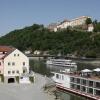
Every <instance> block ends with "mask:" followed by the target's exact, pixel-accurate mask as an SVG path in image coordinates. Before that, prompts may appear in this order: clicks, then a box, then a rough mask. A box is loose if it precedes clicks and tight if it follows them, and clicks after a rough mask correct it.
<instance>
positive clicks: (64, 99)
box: [30, 59, 99, 100]
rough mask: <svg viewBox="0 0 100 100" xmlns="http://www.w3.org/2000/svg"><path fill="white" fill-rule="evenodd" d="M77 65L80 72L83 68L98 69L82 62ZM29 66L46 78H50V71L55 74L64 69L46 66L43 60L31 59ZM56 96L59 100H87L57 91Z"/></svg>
mask: <svg viewBox="0 0 100 100" xmlns="http://www.w3.org/2000/svg"><path fill="white" fill-rule="evenodd" d="M77 65H78V68H77V70H82V69H85V68H89V69H94V68H97V67H99V66H94V65H90V64H88V63H82V62H78V61H77ZM30 66H31V69H32V70H34V71H35V72H37V73H40V74H43V75H47V76H48V77H51V72H52V71H55V72H57V71H59V70H64V69H65V67H59V66H50V65H48V66H47V65H46V64H45V61H43V60H40V61H37V60H32V59H31V60H30ZM58 95H59V97H60V98H61V100H87V99H86V98H84V97H80V96H77V95H74V94H71V93H67V92H64V91H61V90H58Z"/></svg>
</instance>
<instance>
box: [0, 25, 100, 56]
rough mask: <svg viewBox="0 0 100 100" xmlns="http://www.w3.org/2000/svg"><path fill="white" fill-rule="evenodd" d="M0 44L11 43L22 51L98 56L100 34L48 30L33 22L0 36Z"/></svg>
mask: <svg viewBox="0 0 100 100" xmlns="http://www.w3.org/2000/svg"><path fill="white" fill-rule="evenodd" d="M0 45H12V46H14V47H16V48H18V49H20V50H22V51H24V50H26V49H29V48H30V49H32V51H34V50H41V51H49V53H50V54H57V53H58V52H61V53H62V54H65V55H66V54H70V53H71V54H75V55H77V56H87V57H99V56H100V34H99V33H98V34H97V33H89V32H82V31H75V30H69V29H66V30H62V31H58V32H50V31H49V30H48V29H46V28H44V26H43V25H37V24H34V25H32V26H30V27H25V28H24V29H20V30H14V31H12V32H10V33H8V34H7V35H5V36H3V37H1V38H0Z"/></svg>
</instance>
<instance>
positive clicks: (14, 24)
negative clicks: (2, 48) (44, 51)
mask: <svg viewBox="0 0 100 100" xmlns="http://www.w3.org/2000/svg"><path fill="white" fill-rule="evenodd" d="M99 10H100V0H0V36H3V35H5V34H7V33H9V32H10V31H13V30H15V29H21V28H24V27H26V26H31V25H33V24H34V23H37V24H44V25H45V26H46V25H48V24H50V23H53V22H57V21H62V20H64V19H69V20H71V19H74V18H76V17H79V16H83V15H85V16H90V17H92V18H93V20H94V19H97V20H98V21H100V12H99Z"/></svg>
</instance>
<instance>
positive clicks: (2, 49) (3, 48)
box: [0, 46, 16, 59]
mask: <svg viewBox="0 0 100 100" xmlns="http://www.w3.org/2000/svg"><path fill="white" fill-rule="evenodd" d="M15 49H16V48H14V47H12V46H0V52H4V53H5V54H4V56H3V57H1V58H0V59H4V58H5V57H6V56H8V55H9V54H10V53H12V52H13V51H14V50H15Z"/></svg>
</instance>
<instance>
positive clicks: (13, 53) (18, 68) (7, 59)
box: [0, 46, 30, 83]
mask: <svg viewBox="0 0 100 100" xmlns="http://www.w3.org/2000/svg"><path fill="white" fill-rule="evenodd" d="M0 63H1V64H0V67H1V69H0V72H1V74H2V75H3V76H4V82H6V83H10V82H16V81H17V79H16V78H19V80H20V79H25V78H27V81H26V83H30V82H29V77H28V76H29V75H28V74H29V59H28V57H27V56H26V55H24V54H23V53H22V52H21V51H19V50H18V49H16V48H14V47H11V46H0ZM26 75H27V77H26ZM23 81H24V80H23ZM19 82H20V81H19Z"/></svg>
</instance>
